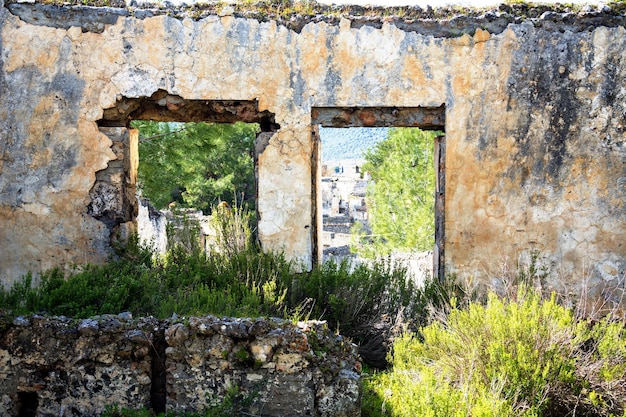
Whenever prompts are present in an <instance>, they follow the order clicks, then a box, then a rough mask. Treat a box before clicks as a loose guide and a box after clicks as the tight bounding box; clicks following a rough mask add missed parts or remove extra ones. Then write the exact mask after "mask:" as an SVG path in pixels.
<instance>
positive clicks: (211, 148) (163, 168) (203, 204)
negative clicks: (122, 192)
mask: <svg viewBox="0 0 626 417" xmlns="http://www.w3.org/2000/svg"><path fill="white" fill-rule="evenodd" d="M132 126H133V127H134V128H137V129H139V132H140V143H139V156H140V161H139V170H138V182H139V188H140V190H141V192H142V194H143V196H144V197H147V198H148V199H149V200H150V201H151V202H152V204H153V205H154V206H155V207H157V208H164V207H166V206H167V205H168V204H169V203H171V202H176V203H177V204H178V205H179V206H182V207H193V208H196V209H200V210H202V211H204V212H205V213H208V212H209V211H210V210H211V208H212V207H214V206H216V205H217V204H218V203H219V202H220V201H226V202H228V203H230V204H231V205H232V204H234V203H235V202H237V203H241V202H242V201H244V202H245V203H246V204H247V205H248V206H253V205H254V197H255V186H254V140H255V138H256V134H257V131H258V126H257V125H254V124H246V123H235V124H232V125H227V124H212V123H164V122H152V121H143V120H138V121H133V122H132Z"/></svg>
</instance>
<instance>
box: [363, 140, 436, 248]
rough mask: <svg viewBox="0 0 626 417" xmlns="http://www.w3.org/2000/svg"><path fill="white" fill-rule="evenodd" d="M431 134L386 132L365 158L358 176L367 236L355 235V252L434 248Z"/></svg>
mask: <svg viewBox="0 0 626 417" xmlns="http://www.w3.org/2000/svg"><path fill="white" fill-rule="evenodd" d="M436 135H437V132H427V131H423V130H420V129H416V128H401V129H400V128H398V129H392V130H391V131H390V132H389V136H388V138H387V139H386V140H384V141H382V142H379V143H378V144H377V145H376V146H375V147H374V148H372V149H371V150H369V151H367V152H366V154H365V160H366V163H365V164H364V165H363V171H365V172H368V173H369V174H370V175H371V179H372V182H371V184H370V186H369V187H368V189H367V194H366V201H367V204H368V206H369V209H368V212H369V216H370V218H369V220H370V225H371V229H372V236H370V237H365V235H364V234H363V231H362V229H361V230H359V226H357V227H356V228H355V232H356V233H360V234H361V239H360V245H361V249H360V252H361V253H362V254H364V255H366V256H367V254H368V253H369V254H376V255H381V254H386V253H389V252H391V251H394V250H395V251H402V252H410V251H415V250H430V249H432V247H433V246H434V233H435V230H434V227H435V226H434V189H435V172H434V162H433V159H434V146H433V141H434V137H435V136H436Z"/></svg>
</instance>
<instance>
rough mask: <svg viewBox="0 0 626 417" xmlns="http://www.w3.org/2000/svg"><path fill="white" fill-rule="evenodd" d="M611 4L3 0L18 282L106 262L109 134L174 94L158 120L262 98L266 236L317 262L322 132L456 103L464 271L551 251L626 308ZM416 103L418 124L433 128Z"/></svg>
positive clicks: (625, 38)
mask: <svg viewBox="0 0 626 417" xmlns="http://www.w3.org/2000/svg"><path fill="white" fill-rule="evenodd" d="M605 9H606V8H602V10H599V11H598V10H595V9H593V8H585V9H582V10H581V11H580V12H571V11H569V12H563V13H554V12H549V11H546V12H545V13H542V14H541V15H540V16H539V15H537V16H533V15H531V16H527V17H525V18H521V17H520V18H518V17H516V16H513V15H511V14H510V13H513V12H514V11H500V10H494V11H489V12H484V15H483V16H482V17H476V16H475V15H473V16H472V17H471V19H470V18H468V19H463V18H456V17H455V18H450V19H448V20H446V19H443V20H437V19H434V18H427V19H421V18H415V19H413V20H411V22H408V21H403V20H402V19H401V18H389V19H378V21H377V22H376V23H375V24H363V21H362V19H361V20H359V19H351V17H350V16H347V15H346V16H343V17H340V18H336V19H334V20H329V21H325V20H323V19H322V20H320V21H310V22H309V23H306V24H303V25H301V26H299V27H298V28H297V30H295V29H293V28H290V27H289V26H288V25H287V26H285V25H283V24H280V23H277V22H276V21H272V20H266V21H259V20H256V19H251V18H244V17H238V16H236V15H234V14H233V13H220V14H219V15H218V14H208V15H205V14H202V13H200V14H199V15H197V16H194V15H193V14H192V13H190V14H188V15H180V14H178V13H169V14H168V12H167V10H165V11H161V12H159V13H152V12H151V11H146V10H131V9H129V8H124V7H119V8H95V9H94V8H90V7H73V6H69V5H68V6H59V5H42V4H39V3H34V4H30V3H19V4H18V3H14V2H6V1H4V0H0V91H1V92H2V94H0V225H1V226H2V227H0V247H1V249H2V250H0V280H1V281H2V283H3V285H5V286H10V285H11V284H12V283H13V282H15V281H16V280H17V279H19V277H20V276H21V275H23V274H25V273H27V272H28V271H32V272H34V273H35V275H36V274H37V273H38V272H39V271H41V270H44V269H48V268H51V267H54V266H57V265H72V264H86V263H102V262H106V260H107V258H108V256H109V255H110V253H111V238H112V234H113V232H115V228H116V227H117V226H118V224H114V225H113V227H111V224H110V223H108V222H107V221H106V220H107V217H106V216H105V217H98V216H96V217H94V216H93V215H92V214H90V212H89V207H90V204H91V203H92V201H93V197H94V196H93V195H92V194H93V193H92V190H94V185H95V186H96V187H98V184H97V182H98V181H101V180H102V175H103V174H104V173H105V171H106V169H107V167H110V166H113V165H115V163H113V162H115V161H118V162H119V161H120V159H119V155H118V154H116V152H117V150H118V149H117V148H116V146H117V145H115V143H114V142H115V140H114V139H112V138H110V137H108V134H105V133H103V131H101V130H100V129H99V126H103V123H102V121H103V119H105V118H107V120H112V118H111V117H110V113H112V112H113V113H115V112H116V111H118V112H120V111H122V113H120V114H123V115H131V116H132V111H130V110H132V108H131V109H127V110H129V112H128V113H124V112H123V109H122V108H121V107H124V106H126V107H128V106H131V107H132V106H133V105H134V104H133V103H135V104H136V103H137V101H138V100H135V99H145V98H150V97H153V95H155V94H156V96H155V97H156V98H158V100H156V101H154V100H153V101H152V102H151V103H152V107H150V108H149V109H150V111H151V112H152V113H150V114H153V115H157V114H159V113H160V111H161V110H163V111H165V110H171V111H175V110H176V111H178V110H180V107H181V106H182V105H183V104H184V100H187V101H188V103H191V101H193V103H207V105H208V104H210V103H215V102H220V103H225V105H224V106H218V107H217V108H218V109H224V108H227V109H228V108H230V107H229V106H230V105H233V106H234V105H235V104H237V103H247V104H246V105H245V106H244V107H245V109H243V110H241V112H242V114H243V113H245V112H247V111H248V110H249V109H250V108H251V107H250V106H252V107H254V106H256V110H255V111H256V112H258V115H260V116H259V117H260V121H261V122H263V121H266V124H267V125H268V128H267V129H266V130H264V132H263V135H264V136H262V137H261V136H259V138H258V139H257V154H256V156H255V159H256V170H257V171H256V172H257V181H258V184H257V193H258V200H257V210H258V236H259V240H260V242H261V245H262V247H263V248H264V249H267V250H277V251H284V252H285V254H286V256H287V257H289V258H291V259H294V260H297V261H301V262H302V264H303V265H304V267H305V268H308V267H311V266H312V265H313V264H314V263H315V262H316V261H318V260H319V257H320V255H321V252H322V251H321V246H320V239H319V238H318V237H319V235H320V233H321V221H319V220H320V219H321V217H320V216H321V211H322V209H321V204H319V198H318V196H319V195H320V192H319V190H318V182H319V181H318V171H319V164H318V161H317V155H319V154H320V152H319V141H318V140H317V139H315V135H314V131H315V129H316V124H319V123H323V124H324V125H327V124H326V123H328V124H331V125H334V124H335V123H337V124H338V125H340V126H352V125H354V124H356V123H359V124H360V125H365V126H381V125H385V123H387V122H386V120H385V117H386V116H385V115H386V114H388V113H385V112H381V111H378V109H387V110H389V109H399V110H398V111H395V112H394V111H393V110H392V111H391V113H392V114H393V113H398V114H401V115H402V114H404V110H406V109H409V110H410V109H418V108H429V109H442V112H443V113H441V114H443V115H444V116H445V117H443V118H442V120H441V121H440V122H439V123H440V124H439V125H438V126H440V125H441V124H443V125H444V126H443V128H444V130H445V135H446V141H445V143H446V149H445V198H444V201H445V205H444V207H445V209H444V211H445V213H444V214H445V221H444V229H445V230H444V231H445V234H444V242H443V244H442V248H441V249H445V251H444V259H443V261H444V264H445V269H446V272H447V273H448V274H454V275H455V276H457V277H458V278H459V279H466V280H468V281H469V280H471V281H472V282H475V283H483V284H491V283H496V284H497V285H501V284H502V285H505V284H506V282H505V281H506V275H507V273H508V272H509V271H511V270H514V269H515V268H516V265H517V264H518V263H520V261H521V262H522V263H524V262H525V261H526V260H528V259H529V258H530V255H531V254H532V253H535V252H538V253H539V254H540V256H539V258H538V259H537V260H538V262H539V265H538V266H539V267H545V268H547V269H548V270H549V272H550V275H549V277H548V278H546V280H545V282H544V283H543V284H544V285H545V286H546V288H547V289H548V290H550V289H554V290H556V291H559V292H561V293H563V294H573V295H579V294H584V295H586V296H589V297H591V298H593V299H594V300H596V301H597V302H598V303H599V304H601V305H606V306H614V305H615V304H619V303H620V302H621V303H622V304H624V303H625V301H624V298H620V295H623V294H624V291H625V286H626V283H625V281H626V279H625V268H626V245H625V244H624V236H626V207H625V203H626V187H625V186H624V185H625V184H626V168H625V162H624V161H625V160H626V148H625V147H624V137H625V134H626V88H625V87H624V86H625V85H626V83H625V82H624V80H625V79H626V29H625V28H624V26H625V25H626V23H625V19H624V16H623V14H620V12H613V11H611V9H610V8H608V10H605ZM94 10H97V13H96V12H94ZM526 12H529V10H526ZM366 23H367V22H366ZM370 23H372V22H370ZM433 27H439V28H440V29H441V28H444V29H445V28H447V29H446V30H444V31H443V32H442V31H441V30H439V29H438V30H430V29H431V28H433ZM163 97H165V98H163ZM139 101H140V100H139ZM161 102H163V105H161V104H159V103H161ZM189 105H191V104H189ZM119 106H121V107H119ZM159 106H160V107H159ZM246 106H247V107H246ZM166 107H167V108H166ZM172 109H174V110H172ZM177 109H178V110H177ZM246 109H247V110H246ZM359 109H360V110H362V109H366V111H360V110H359ZM368 109H369V110H368ZM357 110H358V111H357ZM216 111H218V110H216ZM412 112H413V110H410V111H409V112H408V113H409V114H408V115H407V117H406V118H404V119H402V120H404V122H402V123H409V122H408V121H410V120H416V125H420V124H426V125H427V126H428V125H429V123H430V122H432V121H433V120H434V119H433V120H427V119H428V118H424V117H422V116H424V114H421V113H420V114H418V116H419V117H416V118H412V117H413V116H414V114H413V113H412ZM253 113H254V112H253ZM334 114H338V115H339V117H337V120H333V118H334V116H332V115H334ZM437 114H438V115H439V114H440V113H437ZM258 115H257V116H258ZM325 115H331V117H330V118H329V119H326V118H325ZM353 115H357V116H358V117H356V118H355V117H352V116H353ZM377 115H378V116H377ZM105 116H106V117H105ZM252 116H254V114H253V115H252ZM314 116H315V117H320V118H321V119H320V120H316V119H315V117H314ZM242 118H244V119H245V117H243V116H242ZM357 119H358V120H357ZM120 121H121V122H125V119H124V120H120ZM313 122H315V123H313ZM261 124H263V123H261ZM435 124H436V123H435ZM435 124H432V123H431V124H430V126H431V127H433V126H434V125H435ZM109 126H110V125H109ZM103 127H104V126H103ZM112 127H120V126H117V125H116V126H112ZM122 127H123V126H122ZM124 160H126V159H124ZM139 163H141V162H139ZM98 173H100V174H98ZM129 178H130V177H129ZM124 193H125V192H122V193H117V194H116V193H112V194H111V196H121V195H123V194H124ZM97 197H98V196H96V200H97ZM111 201H113V200H111ZM92 207H93V205H92ZM123 213H131V214H132V213H134V212H133V211H131V210H125V211H124V210H123ZM118 221H119V222H122V223H119V224H123V222H125V217H124V218H122V217H119V220H116V222H118ZM129 228H130V227H129Z"/></svg>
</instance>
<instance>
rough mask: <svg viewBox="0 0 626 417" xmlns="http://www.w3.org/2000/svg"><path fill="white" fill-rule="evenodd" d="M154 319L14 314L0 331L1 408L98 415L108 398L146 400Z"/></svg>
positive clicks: (139, 403)
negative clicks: (18, 318)
mask: <svg viewBox="0 0 626 417" xmlns="http://www.w3.org/2000/svg"><path fill="white" fill-rule="evenodd" d="M155 323H156V321H152V320H149V319H144V320H139V321H137V322H133V323H132V324H131V323H130V322H129V321H128V320H125V319H124V317H123V316H107V317H101V318H99V319H98V320H79V321H76V320H70V319H67V318H63V317H60V318H55V319H49V318H44V317H37V316H35V317H32V318H29V319H24V318H22V319H21V320H15V321H14V323H13V325H12V326H10V327H9V328H8V329H6V330H4V331H2V332H1V333H0V379H1V380H2V384H0V415H3V416H18V415H38V416H61V417H64V416H74V415H82V416H96V415H100V414H101V413H102V412H103V411H104V406H105V405H106V404H110V403H111V402H112V401H115V402H116V403H119V405H120V406H122V407H126V408H140V407H149V406H150V398H151V397H150V386H151V375H152V366H151V356H152V354H153V352H152V350H151V349H150V346H151V344H152V332H153V326H154V325H155ZM29 393H30V394H31V397H29V396H28V394H29ZM25 399H26V400H27V401H25ZM113 399H114V400H113ZM26 409H30V410H33V409H35V410H36V411H37V413H36V414H23V413H24V411H25V410H26ZM21 413H22V414H21Z"/></svg>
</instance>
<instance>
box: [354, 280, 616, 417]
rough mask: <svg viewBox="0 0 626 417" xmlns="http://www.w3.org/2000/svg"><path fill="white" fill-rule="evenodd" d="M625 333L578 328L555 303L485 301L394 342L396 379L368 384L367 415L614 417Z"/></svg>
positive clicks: (523, 297) (607, 325) (535, 298)
mask: <svg viewBox="0 0 626 417" xmlns="http://www.w3.org/2000/svg"><path fill="white" fill-rule="evenodd" d="M624 332H625V329H624V323H623V322H621V323H620V322H616V321H612V320H611V319H610V318H609V319H606V320H604V321H602V322H599V323H595V324H594V325H590V324H589V323H588V322H582V323H581V322H577V321H576V320H575V318H574V315H573V313H572V311H571V310H569V309H566V308H564V307H562V306H560V305H559V304H557V302H556V301H555V297H552V298H550V299H548V300H544V299H541V297H540V296H539V295H538V294H536V293H534V292H532V291H525V290H523V289H522V290H520V292H519V293H518V296H517V298H516V299H515V300H503V299H500V298H498V297H497V296H495V295H494V294H491V295H490V296H489V298H488V300H487V303H486V305H482V304H479V303H476V302H471V303H470V304H469V305H468V306H467V307H466V308H456V307H453V308H452V309H451V310H450V312H449V314H448V315H442V316H441V317H440V318H439V320H437V321H435V322H433V323H432V324H430V325H428V326H426V327H424V328H423V329H422V331H421V332H420V335H419V337H418V336H417V335H415V334H406V335H404V336H403V337H401V338H400V339H398V340H397V341H396V342H395V344H394V350H393V357H392V362H393V371H392V372H389V373H383V374H377V375H376V376H374V377H372V378H369V379H366V386H365V387H366V402H368V403H370V404H372V405H373V406H374V410H375V411H373V412H371V413H369V412H366V413H365V415H366V416H367V415H370V416H377V415H388V416H409V415H420V416H422V415H427V416H476V415H484V416H492V415H493V416H574V415H581V416H621V415H623V413H624V412H625V411H624V408H625V406H626V401H625V398H626V397H625V396H624V388H623V387H624V386H625V384H624V382H625V379H624V378H625V376H624V375H625V372H624V369H625V368H624V367H625V366H626V355H624V352H626V349H625V346H626V345H625V336H624ZM368 413H369V414H368Z"/></svg>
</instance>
